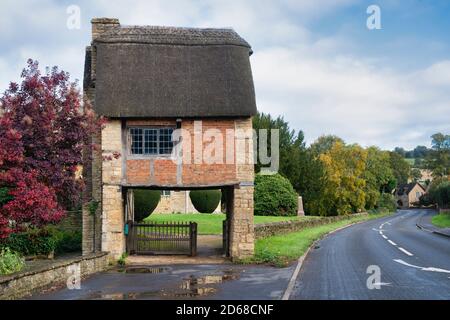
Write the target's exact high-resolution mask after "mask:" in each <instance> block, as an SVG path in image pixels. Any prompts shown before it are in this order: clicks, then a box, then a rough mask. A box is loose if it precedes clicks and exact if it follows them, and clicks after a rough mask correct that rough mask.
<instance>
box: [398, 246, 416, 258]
mask: <svg viewBox="0 0 450 320" xmlns="http://www.w3.org/2000/svg"><path fill="white" fill-rule="evenodd" d="M398 250H400V251H401V252H403V253H404V254H406V255H408V256H410V257H412V256H413V254H412V253H411V252H409V251H408V250H405V249H403V248H402V247H398Z"/></svg>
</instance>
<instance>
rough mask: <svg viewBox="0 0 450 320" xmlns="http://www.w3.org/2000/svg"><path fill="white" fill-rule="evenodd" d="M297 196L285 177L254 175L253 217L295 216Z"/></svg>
mask: <svg viewBox="0 0 450 320" xmlns="http://www.w3.org/2000/svg"><path fill="white" fill-rule="evenodd" d="M297 206H298V195H297V192H295V190H294V188H293V187H292V185H291V183H290V182H289V180H288V179H286V178H285V177H283V176H281V175H279V174H274V175H261V174H258V175H256V178H255V215H259V216H295V215H297Z"/></svg>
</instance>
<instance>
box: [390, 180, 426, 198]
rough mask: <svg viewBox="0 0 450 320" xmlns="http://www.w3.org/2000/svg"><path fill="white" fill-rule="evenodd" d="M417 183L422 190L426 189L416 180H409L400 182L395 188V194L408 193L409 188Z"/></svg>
mask: <svg viewBox="0 0 450 320" xmlns="http://www.w3.org/2000/svg"><path fill="white" fill-rule="evenodd" d="M416 184H417V185H419V187H421V188H422V189H423V191H426V190H425V188H424V187H423V186H422V185H421V184H420V183H418V182H410V183H404V184H400V185H399V186H398V187H397V189H396V194H397V195H399V196H402V195H404V194H406V195H408V194H409V193H410V192H411V190H412V189H413V188H414V187H415V186H416Z"/></svg>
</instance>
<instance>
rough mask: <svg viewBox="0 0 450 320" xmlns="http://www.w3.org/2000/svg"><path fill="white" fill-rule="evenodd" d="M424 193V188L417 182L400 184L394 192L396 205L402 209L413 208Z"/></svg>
mask: <svg viewBox="0 0 450 320" xmlns="http://www.w3.org/2000/svg"><path fill="white" fill-rule="evenodd" d="M424 193H426V190H425V188H424V187H423V186H422V185H421V184H420V183H418V182H411V183H405V184H401V185H399V186H398V187H397V188H396V189H395V191H394V195H395V199H396V200H397V205H398V207H399V208H402V209H406V208H411V207H413V206H414V205H415V203H417V202H419V200H420V197H421V196H422V195H423V194H424Z"/></svg>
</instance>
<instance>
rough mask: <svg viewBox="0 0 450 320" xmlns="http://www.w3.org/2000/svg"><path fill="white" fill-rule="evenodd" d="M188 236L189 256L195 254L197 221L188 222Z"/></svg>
mask: <svg viewBox="0 0 450 320" xmlns="http://www.w3.org/2000/svg"><path fill="white" fill-rule="evenodd" d="M189 230H190V238H191V257H195V256H196V255H197V222H190V223H189Z"/></svg>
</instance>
